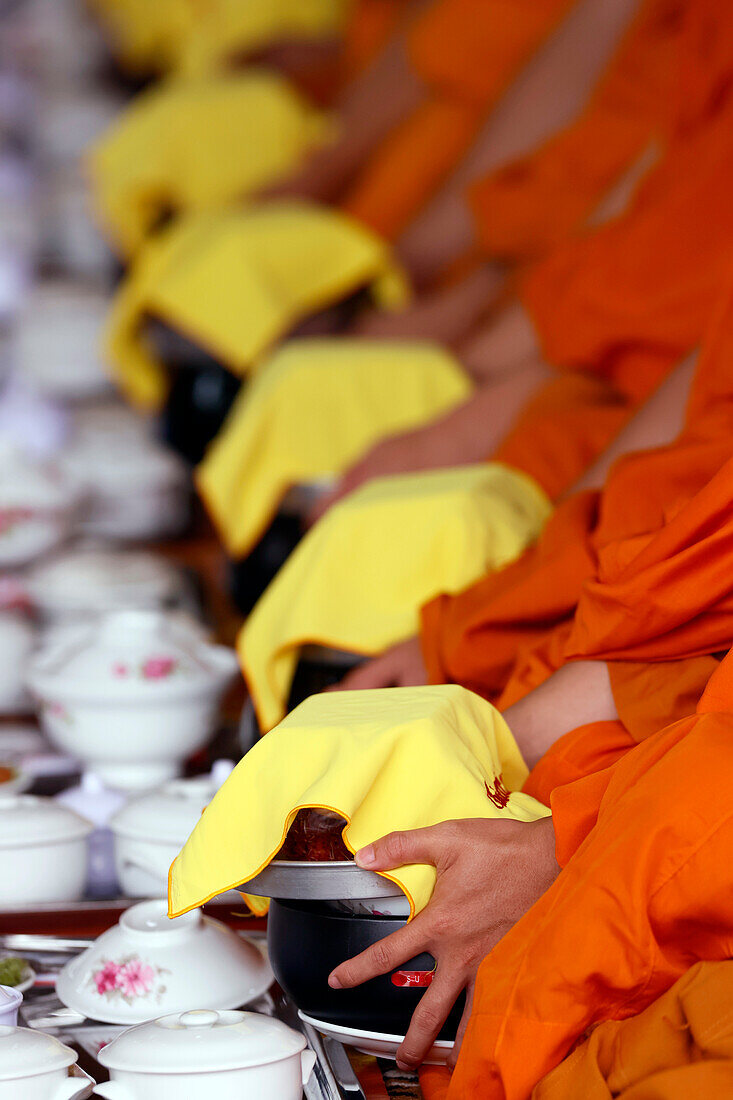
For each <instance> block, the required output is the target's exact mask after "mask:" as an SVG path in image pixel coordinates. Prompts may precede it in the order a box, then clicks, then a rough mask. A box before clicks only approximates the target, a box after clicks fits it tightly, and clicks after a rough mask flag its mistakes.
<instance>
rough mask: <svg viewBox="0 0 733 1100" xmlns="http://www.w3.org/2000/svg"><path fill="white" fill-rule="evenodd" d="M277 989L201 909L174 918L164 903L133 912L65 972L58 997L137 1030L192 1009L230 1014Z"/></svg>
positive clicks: (260, 964)
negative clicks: (166, 1015) (137, 1026)
mask: <svg viewBox="0 0 733 1100" xmlns="http://www.w3.org/2000/svg"><path fill="white" fill-rule="evenodd" d="M271 983H272V973H271V971H270V968H269V965H268V963H267V961H266V960H265V957H264V955H263V953H262V952H261V951H260V950H259V949H258V948H257V947H256V946H255V945H254V944H253V943H250V942H249V941H248V940H246V939H244V938H243V937H242V936H239V935H237V933H236V932H234V931H232V929H230V928H228V927H227V926H226V925H224V924H222V923H221V922H220V921H217V920H214V919H213V918H212V917H207V916H204V915H203V914H202V913H201V911H200V910H198V909H195V910H193V911H192V912H190V913H186V914H185V915H184V916H182V917H175V918H174V919H173V920H171V919H169V917H168V916H167V903H166V902H165V901H164V900H162V899H155V900H152V901H143V902H140V903H139V904H137V905H133V906H131V907H130V908H129V909H127V910H126V911H125V912H124V913H123V914H122V916H121V917H120V919H119V922H118V923H117V924H116V925H114V927H112V928H110V929H108V931H106V932H104V933H102V935H101V936H99V938H98V939H97V940H95V942H94V943H93V944H92V945H91V946H90V947H88V948H87V949H86V950H85V951H83V952H82V954H80V955H77V956H76V958H73V959H71V960H70V961H69V962H68V963H67V964H66V966H65V967H64V968H63V970H62V971H61V973H60V974H59V977H58V981H57V983H56V992H57V993H58V996H59V998H60V999H61V1001H62V1002H63V1004H64V1005H66V1006H67V1007H68V1008H70V1009H72V1010H73V1011H74V1012H78V1013H80V1014H82V1015H83V1016H86V1017H88V1018H90V1019H93V1020H102V1021H104V1022H105V1023H112V1024H126V1025H130V1024H137V1023H142V1022H143V1021H144V1020H150V1019H153V1018H154V1017H156V1016H158V1015H159V1014H161V1013H170V1012H185V1011H186V1010H188V1009H191V1008H206V1009H217V1010H218V1009H222V1010H223V1009H231V1008H236V1007H238V1006H239V1005H243V1004H247V1003H248V1002H250V1001H253V1000H256V999H257V997H260V996H261V995H262V994H263V993H264V992H265V990H266V989H268V988H269V986H270V985H271Z"/></svg>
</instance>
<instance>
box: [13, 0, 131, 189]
mask: <svg viewBox="0 0 733 1100" xmlns="http://www.w3.org/2000/svg"><path fill="white" fill-rule="evenodd" d="M47 2H48V0H47ZM56 2H57V0H56ZM124 106H125V101H124V98H123V97H122V96H121V95H117V94H115V93H112V92H108V91H100V89H99V88H83V87H80V88H77V89H74V90H69V91H60V92H58V93H56V94H54V95H49V96H48V97H45V98H44V101H43V104H42V106H41V108H40V109H39V110H38V111H37V112H36V114H35V120H34V121H35V134H34V135H33V137H34V139H35V147H36V152H37V155H38V157H39V158H40V160H41V162H42V163H43V164H44V165H45V166H47V167H49V168H57V167H73V166H74V165H75V164H78V162H79V160H80V158H81V157H82V156H83V155H84V153H86V152H87V150H88V149H89V147H90V146H91V144H92V143H93V142H94V141H95V140H96V139H97V138H99V137H101V136H102V134H103V133H104V132H105V131H106V130H107V128H108V127H109V126H111V125H112V123H113V122H114V121H115V120H116V119H117V118H118V117H119V114H120V111H121V110H122V109H123V107H124Z"/></svg>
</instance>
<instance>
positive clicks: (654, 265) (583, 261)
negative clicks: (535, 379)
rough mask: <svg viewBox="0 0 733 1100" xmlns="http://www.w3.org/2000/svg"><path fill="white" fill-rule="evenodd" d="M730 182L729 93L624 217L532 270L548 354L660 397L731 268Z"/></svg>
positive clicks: (538, 323) (530, 286) (535, 314)
mask: <svg viewBox="0 0 733 1100" xmlns="http://www.w3.org/2000/svg"><path fill="white" fill-rule="evenodd" d="M731 178H733V96H732V95H731V94H730V93H729V94H728V96H727V98H726V100H725V103H724V105H721V107H720V109H719V111H718V113H717V114H716V116H715V118H714V119H713V120H712V121H710V122H708V123H707V124H706V125H705V126H703V127H702V128H701V129H700V131H698V132H695V134H694V135H692V136H690V137H687V138H686V139H685V140H683V141H680V142H678V143H677V144H675V146H674V147H673V148H670V150H669V151H668V152H667V154H666V156H665V157H664V159H663V161H662V162H661V163H660V164H659V165H658V167H657V168H655V169H654V170H653V171H652V173H651V174H650V176H649V178H648V179H647V181H646V182H645V184H644V185H643V186H642V187H641V188H640V189H639V191H638V194H637V196H636V199H635V201H634V203H633V204H632V207H631V208H630V210H629V211H628V212H627V214H626V215H625V216H624V217H623V218H621V219H619V220H618V221H616V222H612V223H609V224H608V225H606V226H603V227H602V228H600V229H598V230H596V231H595V232H593V233H592V234H590V235H589V236H586V237H583V238H581V239H579V240H577V241H574V242H572V243H570V244H568V245H566V246H564V247H561V248H559V249H557V250H556V251H555V252H553V253H552V254H551V255H550V256H548V257H547V259H545V260H543V261H541V262H540V263H539V264H536V265H535V266H534V268H533V269H532V271H531V272H530V273H529V274H528V275H527V276H526V278H525V280H524V281H523V283H522V286H521V288H520V296H521V298H522V300H523V302H524V305H525V307H526V308H527V310H528V311H529V313H530V315H531V317H532V320H533V322H534V325H535V329H536V332H537V336H538V339H539V341H540V344H541V347H542V351H543V355H544V357H545V359H546V361H547V362H549V363H553V364H556V365H558V366H561V367H562V368H563V369H567V368H574V369H581V370H588V371H593V372H597V373H600V374H603V375H604V376H606V377H609V378H610V379H612V381H613V382H614V384H615V385H616V387H617V388H618V389H620V390H621V392H622V393H626V394H628V395H629V396H630V397H631V398H632V399H639V398H643V397H644V396H645V395H646V394H647V393H649V392H650V390H651V388H653V386H654V385H656V384H657V383H658V382H659V380H660V378H661V377H663V376H664V373H665V371H666V370H667V369H669V364H670V363H671V362H677V361H678V360H679V359H680V358H681V357H682V356H683V355H684V354H685V353H686V352H689V351H690V350H691V349H692V348H693V347H694V346H695V344H696V343H697V342H698V341H699V339H700V336H701V333H702V331H703V326H704V323H705V321H706V319H707V316H708V313H709V310H710V308H711V301H713V300H714V295H715V292H716V289H717V287H718V286H719V285H720V283H721V281H722V280H723V278H724V277H725V273H726V271H727V269H728V266H729V264H730V248H731V243H733V190H732V189H731V188H730V186H729V181H730V179H731ZM630 346H633V347H635V348H637V349H639V355H638V357H629V356H628V354H627V350H628V348H629V347H630ZM647 350H648V351H651V352H652V353H654V355H653V356H652V357H651V358H650V360H649V361H648V362H647V361H646V358H645V354H644V353H645V352H646V351H647ZM665 361H666V362H665Z"/></svg>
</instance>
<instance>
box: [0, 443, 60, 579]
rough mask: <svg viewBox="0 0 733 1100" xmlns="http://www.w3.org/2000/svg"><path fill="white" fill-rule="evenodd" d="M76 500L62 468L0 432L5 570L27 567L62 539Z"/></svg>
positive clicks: (0, 540) (0, 539) (1, 560)
mask: <svg viewBox="0 0 733 1100" xmlns="http://www.w3.org/2000/svg"><path fill="white" fill-rule="evenodd" d="M75 503H76V501H75V496H74V493H73V491H72V490H71V489H70V487H69V485H68V484H67V483H66V481H65V480H64V479H63V477H62V476H61V475H60V474H59V472H58V470H56V469H54V468H53V467H51V466H49V465H46V464H44V463H42V462H39V461H37V460H34V459H32V458H30V456H28V455H26V454H24V453H23V451H22V450H21V449H20V448H19V447H18V446H17V444H15V443H13V442H12V441H11V440H10V439H9V438H8V437H7V436H4V435H0V569H2V568H7V567H11V568H12V567H16V566H21V565H27V564H28V563H30V562H32V561H34V560H35V559H36V558H39V557H41V555H42V554H46V553H48V552H49V551H50V550H53V549H54V547H56V546H58V545H59V544H60V543H61V542H63V540H64V539H65V538H66V537H67V535H68V533H69V530H70V528H71V523H72V519H73V515H74V507H75Z"/></svg>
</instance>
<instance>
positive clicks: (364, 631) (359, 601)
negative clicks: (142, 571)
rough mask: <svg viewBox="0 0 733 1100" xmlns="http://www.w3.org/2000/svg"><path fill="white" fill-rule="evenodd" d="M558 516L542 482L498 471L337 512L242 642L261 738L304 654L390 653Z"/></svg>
mask: <svg viewBox="0 0 733 1100" xmlns="http://www.w3.org/2000/svg"><path fill="white" fill-rule="evenodd" d="M550 511H551V506H550V503H549V501H548V499H547V497H546V496H545V493H544V492H543V491H542V489H540V488H539V486H538V485H537V484H536V483H535V482H534V481H533V480H532V479H531V478H529V477H528V476H527V475H526V474H523V473H519V472H518V471H517V470H512V469H510V468H509V467H508V466H502V465H500V464H499V463H496V462H494V463H483V464H481V465H480V466H461V467H458V468H456V469H449V470H431V471H429V472H427V473H419V474H407V475H402V476H399V477H387V478H379V479H377V480H375V481H372V482H369V483H368V484H366V485H364V486H362V487H361V488H360V489H358V490H357V491H356V492H354V493H352V494H351V495H350V496H348V497H346V498H345V499H344V500H342V501H341V502H340V503H339V504H338V505H336V506H334V507H333V508H331V509H330V510H329V511H328V512H327V513H326V515H325V516H324V517H323V519H322V520H321V521H320V522H319V523H317V524H316V525H315V526H314V527H312V528H311V530H310V531H309V532H308V534H307V535H306V536H305V538H304V539H303V540H302V541H301V542H300V543H299V545H298V546H297V548H296V549H295V551H294V552H293V554H291V556H290V558H289V559H288V561H287V562H286V563H285V565H284V566H283V567H282V569H281V570H280V572H279V573H278V575H277V576H276V577H275V580H274V581H273V582H272V584H271V585H270V586H269V588H268V589H267V591H266V592H265V594H264V596H262V598H261V599H260V601H259V602H258V603H257V605H256V607H255V609H254V611H253V612H252V614H251V615H250V616H249V618H248V619H247V621H246V623H245V625H244V627H243V628H242V630H241V632H240V635H239V639H238V651H239V657H240V661H241V664H242V669H243V671H244V675H245V678H246V680H247V683H248V685H249V689H250V693H251V696H252V701H253V703H254V707H255V710H256V712H257V717H258V720H259V723H260V728H261V729H263V730H267V729H270V728H271V727H272V726H274V725H275V724H276V723H277V722H279V721H280V719H281V718H282V717H283V715H284V714H285V708H286V703H287V698H288V694H289V691H290V685H291V683H292V678H293V673H294V671H295V666H296V664H297V661H298V654H299V651H300V648H301V646H302V645H304V644H306V643H320V644H322V645H327V646H331V647H334V648H336V649H344V650H348V651H351V652H355V653H367V654H374V653H381V652H382V651H383V650H385V649H386V648H387V647H388V646H390V645H394V644H395V643H396V642H399V641H401V640H403V639H404V638H407V637H409V636H410V635H413V634H416V633H417V632H418V630H419V613H420V608H421V607H422V605H423V604H424V603H427V601H428V600H430V599H432V598H434V597H435V596H437V595H439V594H440V593H454V592H458V591H459V590H460V589H462V588H465V587H466V586H467V585H469V584H471V583H472V582H473V581H475V580H477V579H478V578H479V577H481V576H483V575H484V574H486V573H487V572H490V571H492V570H494V569H500V568H501V567H502V566H504V565H506V564H507V563H509V562H511V561H513V560H514V559H515V558H517V557H519V555H520V554H521V552H522V551H523V550H524V548H525V547H526V546H527V544H528V543H529V542H531V541H532V540H533V539H536V538H537V536H538V535H539V533H540V531H541V530H542V527H543V525H544V523H545V521H546V520H547V518H548V517H549V515H550Z"/></svg>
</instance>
